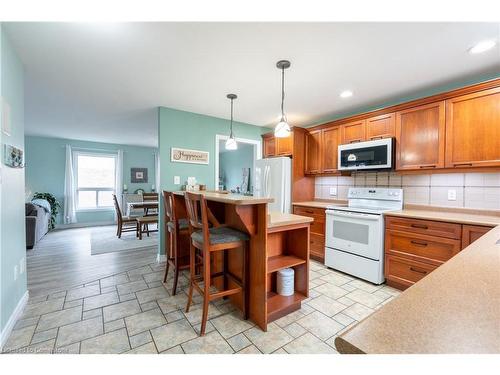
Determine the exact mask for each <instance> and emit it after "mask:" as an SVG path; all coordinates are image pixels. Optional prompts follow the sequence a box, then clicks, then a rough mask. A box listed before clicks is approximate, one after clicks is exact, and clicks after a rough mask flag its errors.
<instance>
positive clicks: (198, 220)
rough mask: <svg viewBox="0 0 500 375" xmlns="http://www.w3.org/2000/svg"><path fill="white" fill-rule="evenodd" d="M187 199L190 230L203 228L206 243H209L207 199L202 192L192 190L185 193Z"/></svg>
mask: <svg viewBox="0 0 500 375" xmlns="http://www.w3.org/2000/svg"><path fill="white" fill-rule="evenodd" d="M184 199H185V200H186V211H187V215H188V219H189V230H190V232H191V233H193V232H195V231H196V230H200V229H201V230H202V232H203V240H204V244H208V243H209V232H208V209H207V201H206V200H205V197H204V196H203V195H202V194H195V193H190V192H187V191H186V192H185V193H184Z"/></svg>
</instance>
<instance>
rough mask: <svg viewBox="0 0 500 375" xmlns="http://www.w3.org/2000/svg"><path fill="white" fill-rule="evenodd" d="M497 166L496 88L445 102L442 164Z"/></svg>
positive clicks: (499, 119)
mask: <svg viewBox="0 0 500 375" xmlns="http://www.w3.org/2000/svg"><path fill="white" fill-rule="evenodd" d="M494 166H500V88H495V89H490V90H485V91H480V92H476V93H473V94H469V95H462V96H459V97H456V98H452V99H449V100H447V101H446V167H447V168H463V167H494Z"/></svg>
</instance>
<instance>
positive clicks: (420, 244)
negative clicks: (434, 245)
mask: <svg viewBox="0 0 500 375" xmlns="http://www.w3.org/2000/svg"><path fill="white" fill-rule="evenodd" d="M410 242H411V243H412V244H414V245H417V246H423V247H425V246H427V242H420V241H415V240H411V241H410Z"/></svg>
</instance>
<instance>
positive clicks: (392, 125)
mask: <svg viewBox="0 0 500 375" xmlns="http://www.w3.org/2000/svg"><path fill="white" fill-rule="evenodd" d="M395 134H396V114H395V113H387V114H385V115H380V116H375V117H371V118H369V119H367V120H366V140H367V141H373V140H375V139H382V138H390V137H394V135H395Z"/></svg>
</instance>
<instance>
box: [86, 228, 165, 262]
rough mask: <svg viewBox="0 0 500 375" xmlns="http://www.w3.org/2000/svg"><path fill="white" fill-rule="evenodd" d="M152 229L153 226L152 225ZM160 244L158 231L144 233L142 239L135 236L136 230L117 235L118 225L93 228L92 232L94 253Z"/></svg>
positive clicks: (135, 248)
mask: <svg viewBox="0 0 500 375" xmlns="http://www.w3.org/2000/svg"><path fill="white" fill-rule="evenodd" d="M150 229H156V228H153V226H152V225H151V227H150ZM154 246H158V232H154V233H150V237H148V236H147V235H146V234H143V235H142V240H139V239H138V238H136V236H135V232H125V233H122V238H118V237H117V236H116V226H114V225H113V226H103V227H96V228H92V231H91V233H90V253H91V254H92V255H97V254H104V253H115V252H119V251H130V250H141V249H150V248H151V247H154Z"/></svg>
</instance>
